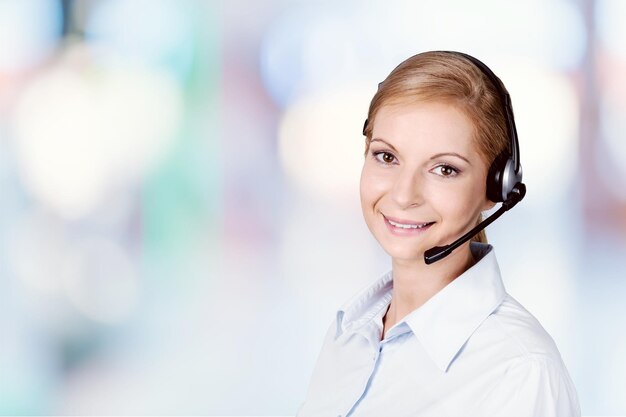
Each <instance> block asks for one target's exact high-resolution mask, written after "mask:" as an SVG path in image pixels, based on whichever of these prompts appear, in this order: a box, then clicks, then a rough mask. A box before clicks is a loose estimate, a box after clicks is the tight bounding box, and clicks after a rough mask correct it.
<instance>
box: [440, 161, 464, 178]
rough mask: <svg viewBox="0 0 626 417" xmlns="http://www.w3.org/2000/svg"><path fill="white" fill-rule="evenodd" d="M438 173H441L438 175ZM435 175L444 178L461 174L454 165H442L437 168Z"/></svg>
mask: <svg viewBox="0 0 626 417" xmlns="http://www.w3.org/2000/svg"><path fill="white" fill-rule="evenodd" d="M437 171H439V172H438V173H437ZM435 173H436V174H437V175H440V176H442V177H454V176H456V175H457V174H458V173H459V170H458V169H456V168H455V167H453V166H452V165H447V164H441V165H437V166H436V167H435Z"/></svg>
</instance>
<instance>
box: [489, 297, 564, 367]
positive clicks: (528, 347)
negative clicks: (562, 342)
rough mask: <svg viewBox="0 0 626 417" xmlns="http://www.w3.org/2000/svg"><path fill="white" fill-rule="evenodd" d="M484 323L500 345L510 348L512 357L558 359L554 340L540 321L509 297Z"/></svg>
mask: <svg viewBox="0 0 626 417" xmlns="http://www.w3.org/2000/svg"><path fill="white" fill-rule="evenodd" d="M487 321H488V322H489V326H490V327H491V328H492V330H493V331H494V332H496V333H497V334H498V335H499V337H501V338H502V339H503V342H506V343H507V344H508V345H510V348H511V350H512V352H511V354H512V355H514V356H521V357H536V356H543V357H546V358H552V359H558V360H560V358H561V356H560V353H559V350H558V348H557V346H556V343H555V342H554V339H553V338H552V337H551V336H550V334H548V332H547V331H546V330H545V329H544V327H543V326H542V325H541V323H540V322H539V320H537V318H536V317H535V316H534V315H533V314H532V313H530V312H529V311H528V310H527V309H526V308H525V307H524V306H523V305H522V304H520V303H519V302H518V301H517V300H516V299H515V298H513V297H512V296H511V295H510V294H508V293H505V296H504V299H503V301H502V303H501V304H500V305H499V306H498V307H497V308H496V309H495V310H494V311H493V313H492V314H491V315H490V316H489V318H488V320H487Z"/></svg>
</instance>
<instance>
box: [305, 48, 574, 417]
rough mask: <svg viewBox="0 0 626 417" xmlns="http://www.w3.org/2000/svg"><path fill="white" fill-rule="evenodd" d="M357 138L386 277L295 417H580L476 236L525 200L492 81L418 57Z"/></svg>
mask: <svg viewBox="0 0 626 417" xmlns="http://www.w3.org/2000/svg"><path fill="white" fill-rule="evenodd" d="M364 135H365V136H366V141H365V154H364V156H365V160H364V163H363V169H362V172H361V183H360V195H361V207H362V211H363V217H364V219H365V222H366V224H367V226H368V228H369V230H370V232H371V233H372V235H373V236H374V237H375V238H376V240H377V241H378V242H379V244H380V245H381V247H382V248H383V249H384V250H385V252H386V253H387V254H388V255H389V256H390V257H391V262H392V269H391V270H390V271H389V272H387V273H386V274H384V275H383V276H382V277H381V278H380V279H379V280H378V281H376V282H374V283H373V284H372V285H370V286H368V287H366V288H364V289H363V290H361V291H360V292H359V293H357V294H356V295H355V296H354V297H353V298H352V299H350V300H348V301H347V302H346V303H345V304H344V305H343V306H342V307H341V308H340V309H339V310H338V311H337V319H336V321H333V323H331V325H330V327H329V329H328V332H327V334H326V338H325V341H324V344H323V346H322V350H321V352H320V355H319V357H318V361H317V364H316V366H315V369H314V372H313V377H312V380H311V383H310V386H309V390H308V393H307V397H306V399H305V401H304V402H303V403H302V404H301V406H300V408H299V411H298V416H300V417H305V416H340V417H344V416H346V417H347V416H384V415H389V416H394V417H396V416H423V417H428V416H433V417H434V416H437V417H440V416H483V417H485V416H504V415H506V416H519V417H530V416H538V417H539V416H542V417H549V416H554V417H556V416H564V417H565V416H568V417H571V416H580V405H579V403H578V396H577V393H576V389H575V387H574V384H573V382H572V380H571V378H570V376H569V373H568V371H567V368H566V366H565V364H564V363H563V360H562V359H561V355H560V353H559V350H558V348H557V347H556V344H555V343H554V340H553V339H552V337H551V336H550V335H549V334H548V333H547V332H546V331H545V329H544V328H543V327H542V326H541V324H540V323H539V322H538V321H537V319H536V318H535V317H534V316H533V315H532V314H531V313H530V312H529V311H528V310H526V309H525V308H524V307H523V306H522V305H521V304H520V303H519V302H518V301H517V300H515V299H514V298H513V297H512V296H511V295H509V294H508V293H507V292H506V290H505V288H504V285H503V282H502V279H501V276H500V271H499V267H498V264H497V260H496V257H495V250H494V248H493V246H491V245H490V244H488V243H487V239H486V236H485V234H484V233H481V234H478V235H477V236H474V235H475V234H476V233H477V230H478V228H476V226H477V224H478V223H479V222H481V214H482V212H483V211H485V210H488V209H490V208H492V207H493V206H494V205H495V204H496V203H497V202H503V205H502V207H501V208H500V209H499V210H498V212H499V213H500V214H501V213H503V212H504V211H503V209H504V210H508V209H509V208H510V207H512V206H513V205H515V204H516V203H517V202H518V201H520V200H521V198H522V197H523V195H524V192H525V191H524V190H525V187H524V185H523V184H522V183H521V165H520V164H519V150H518V144H517V136H516V131H515V125H514V121H513V115H512V109H511V107H510V98H509V97H508V93H507V92H506V90H505V88H504V86H503V85H502V83H501V81H500V80H499V79H498V78H497V77H496V76H495V75H493V73H491V71H490V70H489V69H488V68H487V67H486V66H484V64H482V62H480V61H478V60H476V59H475V58H473V57H470V56H468V55H465V54H462V53H458V52H450V51H436V52H426V53H422V54H418V55H415V56H413V57H411V58H409V59H407V60H406V61H404V62H403V63H401V64H400V65H399V66H398V67H396V68H395V69H394V70H393V71H392V72H391V74H390V75H389V76H388V77H387V79H385V81H383V82H382V83H381V84H380V85H379V89H378V92H377V93H376V95H375V96H374V98H373V99H372V102H371V105H370V109H369V113H368V118H367V121H366V124H365V126H364ZM520 190H521V192H520ZM491 218H493V219H495V217H493V216H492V217H490V219H491ZM488 221H489V219H488ZM491 221H492V220H491ZM484 224H485V225H486V224H488V223H484ZM461 236H462V237H464V238H467V239H469V237H471V236H473V238H472V241H467V240H463V239H460V237H461ZM451 241H455V244H453V245H449V246H451V247H452V249H451V251H450V252H449V253H446V255H444V256H441V257H439V258H437V261H436V262H435V263H433V262H427V258H428V257H427V256H426V254H427V253H428V252H429V250H432V248H434V247H438V246H442V245H446V244H447V243H449V242H451ZM448 255H449V256H448Z"/></svg>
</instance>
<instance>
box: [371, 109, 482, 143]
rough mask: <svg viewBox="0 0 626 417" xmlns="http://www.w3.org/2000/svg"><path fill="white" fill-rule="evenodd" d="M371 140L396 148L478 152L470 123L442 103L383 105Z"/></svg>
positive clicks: (374, 125) (461, 112)
mask: <svg viewBox="0 0 626 417" xmlns="http://www.w3.org/2000/svg"><path fill="white" fill-rule="evenodd" d="M372 138H373V139H374V138H380V139H384V140H386V141H387V142H390V143H392V144H393V145H397V146H399V147H403V146H404V147H407V146H427V147H432V148H433V150H436V151H460V150H463V151H465V152H467V153H476V152H477V149H476V144H475V141H474V125H473V123H472V121H471V119H470V118H469V117H468V116H467V115H466V114H465V113H464V112H463V111H462V110H461V109H460V108H459V107H458V106H455V105H453V104H450V103H445V102H430V101H429V102H417V103H410V104H394V105H384V106H382V107H381V108H380V109H379V110H378V112H377V114H376V116H375V119H374V124H373V129H372Z"/></svg>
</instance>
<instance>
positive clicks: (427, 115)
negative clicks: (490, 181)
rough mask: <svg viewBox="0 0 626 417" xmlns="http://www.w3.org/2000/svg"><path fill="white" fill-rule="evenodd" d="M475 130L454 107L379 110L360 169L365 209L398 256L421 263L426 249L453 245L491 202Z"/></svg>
mask: <svg viewBox="0 0 626 417" xmlns="http://www.w3.org/2000/svg"><path fill="white" fill-rule="evenodd" d="M472 134H473V126H472V122H471V120H470V119H468V118H467V117H466V116H465V114H464V113H462V112H461V111H460V110H459V109H457V108H456V107H455V106H453V105H450V104H446V103H436V102H424V103H418V104H407V105H394V106H383V107H381V108H380V109H379V111H378V113H377V115H376V118H375V120H374V124H373V132H372V141H371V144H370V147H369V150H368V152H367V154H366V157H365V162H364V164H363V170H362V172H361V184H360V194H361V207H362V210H363V215H364V217H365V222H366V223H367V226H368V228H369V229H370V231H371V232H372V234H373V235H374V237H375V238H376V240H378V242H379V243H380V245H381V246H382V247H383V249H384V250H385V251H386V252H387V253H388V254H389V255H390V256H391V257H392V258H394V259H395V260H400V259H404V260H407V261H408V260H413V261H416V262H422V263H423V258H424V252H425V251H426V250H428V249H430V248H432V247H434V246H443V245H447V244H449V243H452V242H453V241H454V240H456V239H457V238H459V237H460V236H462V235H463V234H464V233H465V232H467V231H469V230H470V229H471V228H472V227H474V226H475V224H476V220H477V218H478V216H479V214H480V212H481V211H483V210H487V209H489V208H491V207H493V205H494V203H492V202H490V201H489V200H488V199H487V197H486V189H485V187H486V185H485V182H486V177H487V166H486V164H485V162H484V161H483V160H482V159H481V156H480V154H479V153H478V149H477V148H476V145H475V143H474V140H473V138H472ZM392 222H395V223H401V225H397V224H396V225H394V224H392ZM402 226H404V227H402ZM463 247H466V248H468V246H465V245H464V246H463ZM459 250H460V248H459V249H457V250H456V251H455V252H457V251H459ZM452 256H454V255H453V254H452V255H450V257H452ZM442 262H444V261H442Z"/></svg>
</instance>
